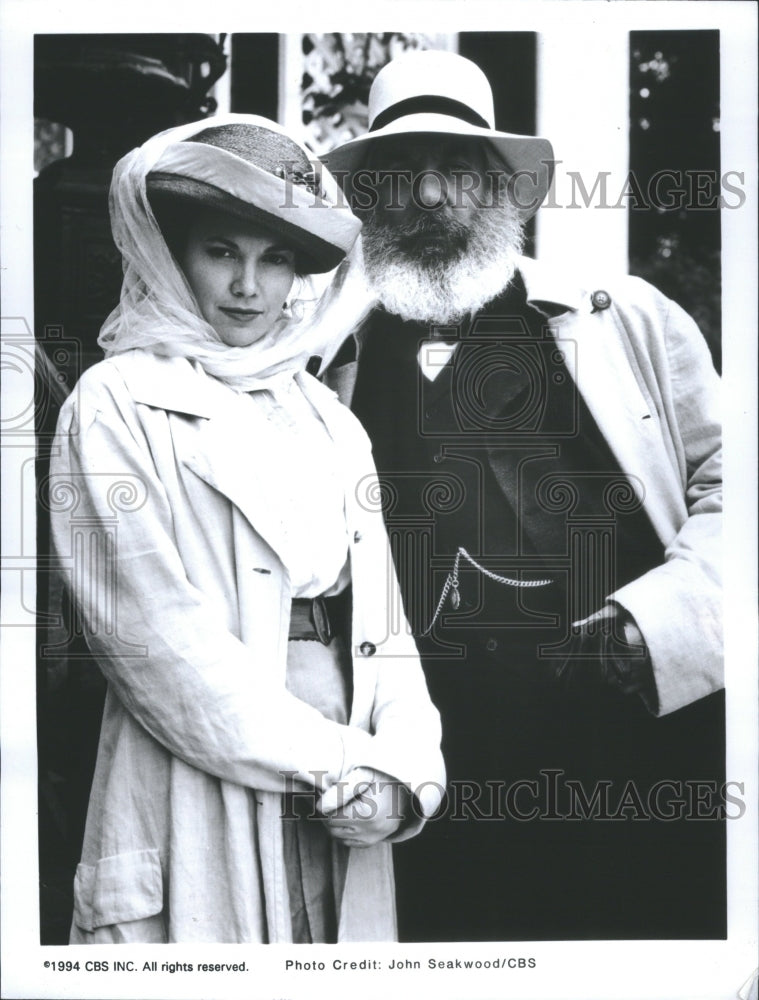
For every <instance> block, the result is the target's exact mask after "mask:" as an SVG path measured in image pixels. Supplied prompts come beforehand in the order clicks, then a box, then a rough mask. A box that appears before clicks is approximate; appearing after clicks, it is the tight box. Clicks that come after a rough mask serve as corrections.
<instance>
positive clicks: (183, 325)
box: [98, 115, 360, 390]
mask: <svg viewBox="0 0 759 1000" xmlns="http://www.w3.org/2000/svg"><path fill="white" fill-rule="evenodd" d="M238 123H243V124H250V125H255V126H257V127H259V128H261V127H263V128H266V129H269V130H271V131H274V132H278V133H279V134H281V135H286V133H285V132H284V130H283V129H281V128H280V126H279V125H277V124H276V123H274V122H271V121H269V120H268V119H266V118H261V117H258V116H256V115H219V116H216V117H213V118H206V119H204V120H202V121H199V122H192V123H190V124H187V125H181V126H179V127H177V128H172V129H168V130H166V131H164V132H161V133H159V134H158V135H155V136H153V138H151V139H149V140H148V141H147V142H146V143H144V144H143V145H142V146H139V147H138V148H137V149H134V150H132V151H131V152H130V153H128V154H127V155H126V156H124V157H123V158H122V159H121V160H120V161H119V162H118V163H117V165H116V168H115V169H114V172H113V179H112V182H111V189H110V195H109V207H110V214H111V228H112V231H113V238H114V241H115V243H116V246H117V247H118V249H119V251H120V252H121V255H122V262H123V270H124V280H123V284H122V289H121V298H120V301H119V304H118V306H117V307H116V308H115V309H114V310H113V312H112V313H111V314H110V316H109V317H108V318H107V319H106V321H105V323H104V324H103V327H102V329H101V331H100V336H99V338H98V344H99V345H100V346H101V347H102V348H103V350H104V351H105V354H106V357H108V356H110V355H113V354H120V353H123V352H124V351H129V350H133V349H135V348H140V349H143V350H146V351H149V352H151V353H153V354H159V355H163V356H179V357H186V358H188V359H189V360H191V361H194V362H197V363H199V364H200V365H201V367H202V368H203V369H204V370H205V371H206V372H207V373H208V374H209V375H212V376H214V377H215V378H218V379H220V380H221V381H222V382H225V383H226V384H228V385H230V386H231V387H233V388H236V389H240V390H250V389H255V388H259V387H263V385H264V384H265V382H266V380H267V379H268V378H269V377H270V376H272V375H275V374H277V373H278V372H283V371H299V370H302V369H303V368H304V367H305V366H306V364H307V362H308V360H309V358H310V357H312V356H313V355H323V354H324V353H325V344H324V342H323V338H324V336H325V332H326V331H325V326H324V324H323V323H321V322H320V323H314V322H310V321H309V317H310V314H311V313H312V312H313V310H314V307H315V306H316V303H317V301H318V298H319V292H320V290H321V289H323V288H324V287H325V286H326V285H327V284H328V281H329V276H326V277H325V276H318V277H317V278H316V279H314V277H313V276H306V277H297V276H296V278H295V283H294V286H293V291H292V293H291V300H290V307H289V309H288V310H286V311H283V315H282V317H281V318H280V319H279V320H278V321H277V322H276V323H275V324H274V327H273V328H272V329H271V330H269V331H268V332H267V333H266V334H265V335H264V336H263V337H262V338H261V339H260V340H258V341H256V342H255V343H254V344H251V345H250V346H248V347H229V346H228V345H227V344H225V343H224V342H223V341H222V340H221V339H220V338H219V336H218V334H217V333H216V331H215V330H214V329H213V327H212V326H211V325H210V324H209V323H208V322H206V320H205V319H204V318H203V316H202V315H201V312H200V309H199V307H198V304H197V302H196V300H195V297H194V295H193V293H192V290H191V288H190V286H189V284H188V283H187V280H186V278H185V276H184V274H183V272H182V270H181V268H180V267H179V265H178V264H177V262H176V260H175V259H174V257H173V256H172V254H171V252H170V250H169V248H168V246H167V244H166V242H165V240H164V238H163V235H162V233H161V230H160V228H159V226H158V222H157V221H156V218H155V215H154V214H153V211H152V209H151V206H150V202H149V200H148V196H147V184H146V179H147V175H148V174H149V173H150V172H151V170H154V169H156V166H157V165H158V167H159V168H160V166H161V163H162V162H165V161H166V159H167V157H168V158H170V157H171V155H172V152H173V151H174V150H175V147H176V146H177V144H179V143H182V142H183V141H184V140H186V139H189V138H190V137H192V136H193V135H195V134H197V133H199V132H202V131H204V130H206V129H208V128H209V127H213V126H218V125H227V124H238ZM288 138H291V137H288ZM298 145H299V144H298ZM193 147H195V149H197V148H198V146H197V145H196V144H195V143H185V144H184V146H183V147H182V148H181V154H182V156H183V157H184V158H185V160H186V158H187V156H188V154H189V155H190V156H191V155H192V151H193ZM200 148H201V152H202V153H204V152H205V149H204V148H203V147H200ZM300 148H301V149H302V150H303V152H304V153H305V155H306V156H307V157H308V156H309V153H308V151H307V150H306V149H305V147H302V146H301V147H300ZM225 155H227V156H232V154H225ZM162 158H163V159H162ZM221 159H222V161H223V158H221ZM236 159H237V157H234V156H232V161H234V160H236ZM230 162H231V161H230ZM244 162H245V161H242V160H240V161H239V162H238V163H236V164H235V163H232V171H231V172H234V171H235V170H237V171H239V170H240V169H242V168H241V167H240V164H241V163H243V164H244ZM217 169H219V170H221V171H223V170H224V169H225V167H224V163H223V162H222V163H221V166H220V167H219V168H217ZM269 178H271V175H269ZM205 179H208V177H207V175H206V177H205ZM217 180H218V182H219V186H220V187H222V188H224V187H225V182H226V178H221V177H217ZM319 180H320V183H321V188H322V192H323V195H324V199H325V201H326V202H327V204H328V205H329V207H320V208H319V209H318V210H317V211H318V212H326V211H329V212H339V214H340V217H341V218H340V225H341V227H342V228H343V229H346V226H347V231H349V232H351V231H352V238H351V239H346V243H347V245H348V246H349V245H350V242H352V239H355V236H356V235H357V233H358V230H359V228H360V224H359V223H358V221H357V220H356V219H355V217H354V216H352V214H351V213H350V211H349V209H348V208H347V207H346V206H345V203H344V202H341V201H340V194H339V191H338V188H337V185H336V184H335V181H334V179H333V178H332V176H331V175H330V174H329V173H328V172H327V171H326V170H322V171H321V174H320V177H319ZM268 183H270V180H269V182H268ZM281 183H282V193H283V202H282V203H281V204H280V205H279V208H280V209H281V210H282V211H283V212H284V211H286V209H287V205H288V201H287V198H286V197H285V195H286V187H285V181H282V182H281ZM251 184H252V185H253V187H251ZM251 184H249V185H248V193H247V196H248V197H249V198H251V197H252V198H255V193H254V192H253V188H254V187H255V178H253V181H252V182H251ZM252 192H253V193H252ZM291 194H292V192H291ZM334 334H335V331H334V330H332V331H331V336H330V339H332V338H333V337H334Z"/></svg>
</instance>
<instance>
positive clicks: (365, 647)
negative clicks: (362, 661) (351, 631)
mask: <svg viewBox="0 0 759 1000" xmlns="http://www.w3.org/2000/svg"><path fill="white" fill-rule="evenodd" d="M358 649H359V652H360V653H361V655H362V656H374V654H375V653H376V652H377V647H376V646H375V645H374V643H373V642H362V643H361V645H360V646H359V647H358Z"/></svg>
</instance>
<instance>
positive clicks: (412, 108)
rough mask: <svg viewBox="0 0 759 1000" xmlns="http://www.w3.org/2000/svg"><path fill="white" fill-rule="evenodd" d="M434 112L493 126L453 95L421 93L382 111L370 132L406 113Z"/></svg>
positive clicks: (488, 126)
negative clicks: (438, 95)
mask: <svg viewBox="0 0 759 1000" xmlns="http://www.w3.org/2000/svg"><path fill="white" fill-rule="evenodd" d="M416 114H433V115H450V116H451V117H453V118H460V119H461V120H462V121H465V122H467V124H469V125H477V126H479V127H480V128H492V126H491V125H490V123H489V122H487V121H486V120H485V119H484V118H483V117H482V115H478V114H477V112H476V111H475V110H474V109H473V108H470V107H469V105H468V104H463V103H462V102H461V101H455V100H453V98H452V97H436V96H435V95H434V94H421V95H419V96H418V97H407V98H406V100H405V101H398V102H397V104H391V105H390V107H388V108H385V110H384V111H381V112H380V113H379V114H378V115H377V117H376V118H375V119H374V121H373V122H372V124H371V127H370V129H369V131H370V132H376V131H377V130H378V129H381V128H384V127H385V125H389V124H390V122H394V121H396V120H397V119H398V118H404V117H405V116H406V115H416Z"/></svg>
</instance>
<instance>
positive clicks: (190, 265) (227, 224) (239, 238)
mask: <svg viewBox="0 0 759 1000" xmlns="http://www.w3.org/2000/svg"><path fill="white" fill-rule="evenodd" d="M179 264H180V266H181V268H182V270H183V271H184V273H185V277H186V278H187V281H188V282H189V284H190V288H192V290H193V292H194V294H195V298H196V299H197V302H198V305H199V306H200V311H201V313H202V314H203V318H204V319H205V320H206V321H207V322H208V323H210V324H211V326H212V327H213V328H214V330H216V332H217V333H218V335H219V337H220V338H221V339H222V340H223V342H224V343H225V344H228V345H229V346H230V347H248V346H249V345H250V344H254V343H255V342H256V341H257V340H260V339H261V337H263V336H264V335H265V334H266V333H268V332H269V330H271V328H272V326H273V325H274V323H275V322H276V320H277V319H279V317H280V316H281V314H282V307H283V305H284V303H285V301H286V299H287V296H288V294H289V292H290V289H291V287H292V283H293V277H294V275H295V254H294V253H293V252H292V250H290V249H288V248H287V247H285V246H284V245H283V244H282V243H281V241H280V240H279V238H278V237H277V236H276V235H275V234H274V233H270V232H269V231H268V230H266V229H263V228H259V227H258V226H255V225H253V224H252V223H249V222H245V221H244V220H242V219H236V218H234V216H231V215H226V214H225V213H223V212H217V211H215V210H213V209H206V210H203V211H202V212H201V214H199V215H198V216H197V218H195V219H194V221H193V222H192V223H191V225H190V228H189V231H188V235H187V240H186V242H185V245H184V249H183V251H182V252H181V254H180V257H179Z"/></svg>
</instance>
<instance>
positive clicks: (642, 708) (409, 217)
mask: <svg viewBox="0 0 759 1000" xmlns="http://www.w3.org/2000/svg"><path fill="white" fill-rule="evenodd" d="M369 113H370V130H369V132H368V133H367V134H366V135H365V136H361V137H359V138H358V139H355V140H353V141H351V142H349V143H347V144H346V145H345V146H342V147H340V148H339V149H337V150H335V151H334V152H333V153H331V154H329V156H328V157H327V162H328V165H329V167H330V169H331V170H332V171H333V173H334V174H335V175H338V176H339V175H342V176H343V177H344V180H345V184H344V187H345V190H346V192H347V194H348V195H349V197H350V200H351V205H352V207H353V208H354V210H355V211H356V212H357V213H359V214H360V215H361V217H362V218H363V221H364V229H363V237H362V238H363V264H364V270H365V273H366V278H367V280H368V282H369V283H370V285H371V288H372V292H373V294H374V296H375V297H376V300H377V303H378V305H377V307H376V308H374V309H373V310H372V312H371V313H370V315H369V316H368V318H367V320H366V321H365V322H364V323H363V325H362V326H361V328H360V329H359V330H357V331H356V333H355V336H354V337H352V338H350V339H349V340H348V341H347V342H346V343H345V344H344V345H343V347H342V348H341V350H340V352H339V353H338V355H337V356H336V357H335V358H334V360H333V362H332V365H331V368H330V370H329V372H328V378H329V379H331V380H332V381H333V384H335V385H339V386H340V387H341V389H342V395H343V396H344V398H345V399H346V401H348V402H350V403H351V405H352V407H353V409H354V411H355V412H356V413H357V414H358V416H359V417H360V419H361V420H362V422H363V423H364V426H365V427H366V429H367V431H368V433H369V435H370V437H371V439H372V443H373V448H374V456H375V460H376V464H377V467H378V470H379V473H380V479H381V483H382V491H381V492H382V497H381V500H382V502H383V505H384V512H385V517H386V522H387V526H388V530H389V533H390V536H391V541H392V544H393V551H394V557H395V559H396V563H397V569H398V572H399V577H400V580H401V587H402V591H403V597H404V602H405V605H406V613H407V615H408V618H409V621H410V622H411V623H412V626H413V628H414V632H415V635H416V637H417V644H418V646H419V650H420V653H421V655H422V661H423V665H424V669H425V674H426V677H427V683H428V685H429V689H430V693H431V695H432V698H433V700H434V701H435V703H436V705H437V706H438V708H439V709H440V712H441V716H442V722H443V751H444V755H445V758H446V764H447V770H448V775H449V784H448V788H447V793H448V794H447V802H446V806H445V809H444V810H443V811H442V813H441V815H440V816H439V817H438V818H437V819H436V820H435V821H433V822H431V823H429V824H428V827H427V831H426V834H425V835H424V836H423V837H420V838H418V839H417V840H416V841H414V842H411V843H409V844H407V845H406V844H404V845H400V846H399V847H398V848H397V851H396V875H397V888H398V906H399V924H400V937H401V940H407V941H410V940H416V941H425V940H426V941H448V940H475V941H476V940H530V939H533V940H540V939H543V940H545V939H579V938H591V939H593V938H651V937H664V938H708V937H723V936H725V933H726V902H725V842H724V837H725V830H724V815H725V810H724V801H723V798H722V795H723V792H724V788H723V786H724V731H723V726H724V720H723V715H724V706H723V701H722V700H721V696H720V691H721V688H722V644H721V594H720V583H719V571H718V568H719V539H720V535H719V530H720V529H719V518H720V510H721V466H720V439H719V425H718V421H717V417H716V398H717V385H718V380H717V376H716V373H715V372H714V369H713V367H712V363H711V359H710V357H709V353H708V350H707V348H706V344H705V342H704V340H703V337H702V336H701V334H700V332H699V331H698V329H697V328H696V327H695V325H694V324H693V323H692V321H691V320H690V319H689V318H688V317H687V315H686V314H685V313H684V312H683V311H682V310H681V309H680V308H679V307H678V306H676V305H675V304H674V303H673V302H670V301H669V300H667V299H665V298H664V297H663V296H661V295H660V294H659V293H658V292H656V290H655V289H653V288H652V287H651V286H650V285H647V284H646V283H644V282H642V281H640V280H637V279H632V278H627V277H623V278H621V279H619V280H617V281H615V282H614V283H613V284H604V286H603V287H599V286H598V285H597V284H596V282H595V281H594V280H593V276H592V275H591V276H590V279H589V280H585V281H582V280H580V281H573V280H572V279H570V278H569V277H568V275H565V274H560V275H556V274H555V273H551V272H549V271H548V269H547V268H545V267H544V266H542V265H540V264H539V263H538V262H536V261H533V260H529V259H527V258H525V257H522V256H521V252H522V244H523V230H524V225H525V222H526V221H527V220H528V219H529V217H530V216H531V215H532V214H533V213H534V211H536V209H537V207H538V206H539V204H540V203H541V201H542V200H543V199H544V197H545V195H546V193H547V191H548V187H549V184H550V180H551V171H552V166H553V153H552V149H551V146H550V144H549V143H548V142H547V141H546V140H544V139H540V138H534V137H525V136H515V135H510V134H508V133H503V132H498V131H496V130H495V128H494V119H493V102H492V94H491V91H490V87H489V84H488V82H487V80H486V78H485V77H484V75H483V74H482V73H481V72H480V70H479V69H478V68H477V67H476V66H475V65H474V64H473V63H471V62H469V61H468V60H466V59H462V58H461V57H459V56H456V55H453V54H451V53H444V52H422V53H413V54H409V55H405V56H402V57H399V58H398V59H396V60H394V61H393V62H391V63H390V64H389V65H388V66H387V67H385V68H384V69H383V70H382V71H381V72H380V74H379V75H378V76H377V78H376V80H375V82H374V85H373V87H372V91H371V94H370V101H369ZM372 500H373V498H371V497H368V498H365V502H372ZM393 627H395V625H394V623H393V622H389V623H388V628H389V629H390V628H393Z"/></svg>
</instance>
